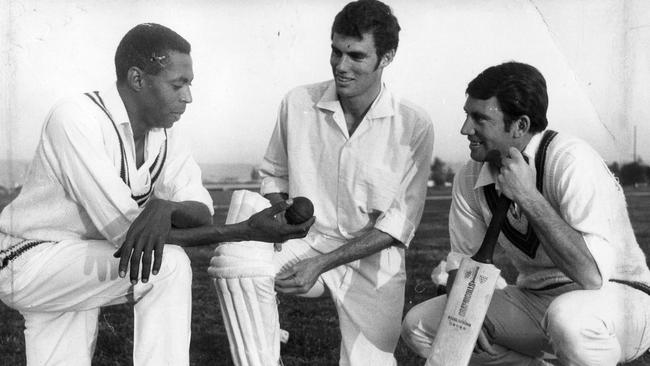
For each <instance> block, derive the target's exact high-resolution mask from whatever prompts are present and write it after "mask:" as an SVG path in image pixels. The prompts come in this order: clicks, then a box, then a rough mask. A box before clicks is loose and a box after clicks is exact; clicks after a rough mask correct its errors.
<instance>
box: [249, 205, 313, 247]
mask: <svg viewBox="0 0 650 366" xmlns="http://www.w3.org/2000/svg"><path fill="white" fill-rule="evenodd" d="M290 205H291V202H290V201H289V202H287V201H280V202H278V203H276V204H274V205H273V206H271V207H269V208H267V209H264V210H262V211H260V212H258V213H256V214H254V215H253V216H251V217H250V218H249V219H248V220H246V221H244V224H245V225H246V231H247V233H248V238H249V239H250V240H256V241H265V242H270V243H280V242H284V241H287V240H289V239H296V238H303V237H305V235H307V233H308V232H309V228H310V227H311V226H312V225H313V224H314V222H315V221H316V218H315V217H312V218H310V219H309V220H307V221H305V222H304V223H302V224H299V225H290V224H287V223H286V221H285V220H278V219H277V218H276V217H275V216H276V215H277V216H284V215H278V214H280V213H282V212H284V210H286V209H287V208H288V207H289V206H290Z"/></svg>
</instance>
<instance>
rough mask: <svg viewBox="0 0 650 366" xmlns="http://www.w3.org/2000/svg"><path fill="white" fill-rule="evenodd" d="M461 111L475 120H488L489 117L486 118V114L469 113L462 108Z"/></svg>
mask: <svg viewBox="0 0 650 366" xmlns="http://www.w3.org/2000/svg"><path fill="white" fill-rule="evenodd" d="M463 110H464V111H465V113H467V114H468V115H469V116H470V117H472V118H473V119H477V120H478V119H488V120H489V119H490V116H488V115H487V114H483V113H481V112H476V111H471V112H470V111H468V110H467V109H465V108H463Z"/></svg>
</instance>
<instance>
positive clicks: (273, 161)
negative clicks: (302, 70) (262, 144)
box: [260, 97, 289, 195]
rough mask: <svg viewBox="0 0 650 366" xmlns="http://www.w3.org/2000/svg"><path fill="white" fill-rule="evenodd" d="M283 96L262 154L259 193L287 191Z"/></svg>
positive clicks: (285, 119)
mask: <svg viewBox="0 0 650 366" xmlns="http://www.w3.org/2000/svg"><path fill="white" fill-rule="evenodd" d="M287 103H288V102H287V98H286V97H285V98H284V100H283V101H282V103H281V104H280V109H279V111H278V118H277V121H276V124H275V129H274V130H273V134H272V135H271V140H270V141H269V145H268V147H267V149H266V154H264V160H262V165H261V166H260V176H261V177H262V185H261V187H260V193H261V194H262V195H265V194H268V193H278V192H280V193H288V192H289V168H288V155H287V119H288V111H287V110H288V108H287Z"/></svg>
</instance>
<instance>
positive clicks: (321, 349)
mask: <svg viewBox="0 0 650 366" xmlns="http://www.w3.org/2000/svg"><path fill="white" fill-rule="evenodd" d="M448 193H449V192H448V191H442V192H436V193H435V194H436V195H437V196H447V195H448ZM649 193H650V192H648V190H647V189H646V190H645V191H636V190H635V191H630V192H628V205H629V210H630V217H631V219H632V222H633V224H634V229H635V232H636V234H637V238H638V241H639V243H640V244H641V245H642V247H643V249H644V250H645V251H646V253H650V195H649ZM216 198H217V200H215V201H216V203H219V202H218V201H220V200H221V201H223V198H222V197H216ZM6 201H7V199H6V198H1V197H0V207H3V206H2V204H3V203H6ZM449 204H450V201H449V199H448V198H447V199H445V198H439V199H436V200H428V201H427V203H426V206H425V212H424V216H423V218H422V223H421V224H420V226H419V228H418V230H417V234H416V236H415V239H414V241H413V242H412V244H411V247H410V249H409V250H408V251H407V262H406V268H407V274H408V282H407V285H406V299H407V300H406V304H405V309H404V310H405V312H406V311H408V309H410V308H411V307H412V306H413V305H415V304H417V303H419V302H421V301H423V300H425V299H428V298H430V297H432V296H433V295H434V294H435V288H434V287H433V286H432V283H431V281H430V278H429V275H430V272H431V270H432V268H433V267H434V266H435V265H437V263H438V262H439V261H440V260H441V259H443V258H444V257H445V256H446V254H447V251H448V248H449V234H448V232H447V222H448V209H449ZM225 213H226V210H225V209H219V210H217V213H216V214H215V220H217V222H223V220H224V219H225ZM212 249H213V248H209V247H204V248H193V249H189V250H188V251H187V252H188V255H189V257H190V258H191V260H192V264H193V268H194V285H193V321H192V343H191V350H190V355H191V364H192V365H197V366H203V365H230V364H232V362H231V361H230V354H229V350H228V340H227V337H226V332H225V330H224V328H223V325H222V321H221V314H220V313H219V307H218V300H217V297H216V294H215V292H214V290H213V288H212V283H211V281H210V279H209V277H208V275H207V272H206V268H207V266H208V263H209V259H210V256H211V253H212ZM279 301H280V303H281V305H280V321H281V325H282V327H283V328H284V329H286V330H288V331H289V332H291V337H290V340H289V342H288V344H286V345H283V348H282V358H283V361H284V364H285V365H287V366H289V365H336V364H337V360H338V354H339V349H338V344H339V334H338V328H337V317H336V313H335V311H334V307H333V304H332V302H331V300H329V299H327V298H323V299H300V298H295V297H288V296H280V298H279ZM368 311H373V309H368ZM0 319H2V322H0V324H2V326H0V365H2V366H4V365H12V366H13V365H16V366H20V365H25V355H24V339H23V335H22V330H23V323H24V322H23V320H22V317H21V316H20V314H18V313H17V312H16V311H14V310H11V309H9V308H8V307H6V306H4V305H3V304H1V303H0ZM132 323H133V317H132V312H131V307H130V306H129V305H119V306H113V307H110V308H105V309H103V311H102V313H101V315H100V325H99V326H100V330H99V338H98V341H97V349H96V352H95V357H94V359H93V365H98V366H100V365H101V366H104V365H105V366H108V365H111V366H112V365H116V366H117V365H130V364H131V352H132V347H133V342H132V339H133V338H132V329H133V328H132V327H133V326H132ZM396 357H397V360H398V363H399V365H423V364H424V360H422V359H420V358H418V357H417V356H415V355H414V354H413V353H412V352H410V350H408V349H407V348H406V347H405V346H404V344H403V343H402V342H401V341H400V343H399V344H398V347H397V350H396ZM626 365H627V366H641V365H650V356H649V355H647V354H646V356H644V357H642V358H641V359H640V360H637V361H635V362H633V363H629V364H626Z"/></svg>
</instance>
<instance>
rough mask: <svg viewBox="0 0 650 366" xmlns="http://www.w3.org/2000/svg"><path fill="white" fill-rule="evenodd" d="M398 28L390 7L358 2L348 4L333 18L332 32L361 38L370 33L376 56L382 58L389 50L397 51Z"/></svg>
mask: <svg viewBox="0 0 650 366" xmlns="http://www.w3.org/2000/svg"><path fill="white" fill-rule="evenodd" d="M400 29H401V28H400V26H399V24H398V23H397V18H396V17H395V16H394V15H393V12H392V11H391V9H390V7H389V6H388V5H386V4H384V3H382V2H381V1H377V0H358V1H353V2H351V3H348V4H347V5H346V6H345V7H344V8H343V10H341V11H340V12H339V13H338V14H336V17H335V18H334V23H333V24H332V32H331V34H330V37H334V33H338V34H340V35H344V36H348V37H358V38H363V34H364V33H368V32H370V33H372V36H373V38H374V40H375V47H376V48H377V56H378V57H379V58H381V57H383V56H384V55H385V54H386V53H387V52H388V51H390V50H397V44H398V43H399V31H400Z"/></svg>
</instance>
